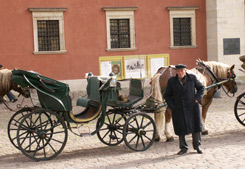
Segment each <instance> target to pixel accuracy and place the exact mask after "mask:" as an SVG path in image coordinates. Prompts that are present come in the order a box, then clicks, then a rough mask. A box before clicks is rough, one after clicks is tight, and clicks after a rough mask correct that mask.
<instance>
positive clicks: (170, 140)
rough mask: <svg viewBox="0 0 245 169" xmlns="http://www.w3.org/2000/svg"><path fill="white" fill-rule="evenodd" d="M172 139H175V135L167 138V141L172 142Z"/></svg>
mask: <svg viewBox="0 0 245 169" xmlns="http://www.w3.org/2000/svg"><path fill="white" fill-rule="evenodd" d="M172 141H174V138H173V137H170V138H167V140H166V142H172Z"/></svg>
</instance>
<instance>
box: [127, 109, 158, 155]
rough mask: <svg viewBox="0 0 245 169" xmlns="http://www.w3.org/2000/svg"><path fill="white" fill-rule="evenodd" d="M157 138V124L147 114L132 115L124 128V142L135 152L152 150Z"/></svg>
mask: <svg viewBox="0 0 245 169" xmlns="http://www.w3.org/2000/svg"><path fill="white" fill-rule="evenodd" d="M155 136H156V125H155V122H154V120H153V119H152V118H151V117H150V116H149V115H148V114H145V113H136V114H133V115H131V116H130V117H129V118H128V119H127V121H126V124H125V126H124V128H123V137H124V142H125V144H126V145H127V146H128V147H129V148H130V149H132V150H134V151H145V150H147V149H148V148H150V147H151V145H152V144H153V142H154V138H155Z"/></svg>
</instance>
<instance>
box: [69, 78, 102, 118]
mask: <svg viewBox="0 0 245 169" xmlns="http://www.w3.org/2000/svg"><path fill="white" fill-rule="evenodd" d="M100 83H101V82H100V80H99V79H98V77H90V78H89V79H88V84H87V88H86V90H87V95H88V96H87V98H83V97H79V98H78V99H77V102H76V105H77V106H82V107H85V108H86V109H85V110H84V111H82V112H81V113H79V114H76V115H73V114H70V116H71V118H72V119H73V120H74V121H75V122H88V121H91V120H93V119H95V118H96V117H97V116H98V115H99V114H100V111H101V102H100V101H101V100H100V92H99V87H100Z"/></svg>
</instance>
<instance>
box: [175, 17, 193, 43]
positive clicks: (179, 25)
mask: <svg viewBox="0 0 245 169" xmlns="http://www.w3.org/2000/svg"><path fill="white" fill-rule="evenodd" d="M190 25H191V19H190V18H174V19H173V27H174V28H173V29H174V46H191V26H190Z"/></svg>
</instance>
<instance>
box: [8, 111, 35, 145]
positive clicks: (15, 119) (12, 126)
mask: <svg viewBox="0 0 245 169" xmlns="http://www.w3.org/2000/svg"><path fill="white" fill-rule="evenodd" d="M32 110H33V109H32V108H30V107H25V108H23V109H20V110H19V111H17V112H16V113H14V115H13V116H12V117H11V118H10V120H9V123H8V137H9V140H10V142H11V143H12V144H13V145H14V146H15V147H16V148H17V149H19V147H18V144H17V130H18V127H19V124H20V122H21V120H22V118H23V117H24V116H25V115H26V114H28V113H30V112H31V111H32Z"/></svg>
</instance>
